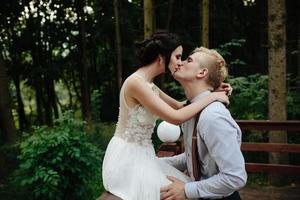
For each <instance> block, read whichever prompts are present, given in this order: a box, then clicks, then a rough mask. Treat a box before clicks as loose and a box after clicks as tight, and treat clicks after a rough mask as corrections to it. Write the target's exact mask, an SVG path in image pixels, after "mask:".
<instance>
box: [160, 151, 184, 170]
mask: <svg viewBox="0 0 300 200" xmlns="http://www.w3.org/2000/svg"><path fill="white" fill-rule="evenodd" d="M159 160H162V161H164V162H166V163H168V164H169V165H171V166H173V167H175V168H176V169H178V170H180V171H184V170H186V168H187V167H186V156H185V153H182V154H179V155H176V156H172V157H162V158H159Z"/></svg>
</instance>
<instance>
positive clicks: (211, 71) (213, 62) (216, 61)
mask: <svg viewBox="0 0 300 200" xmlns="http://www.w3.org/2000/svg"><path fill="white" fill-rule="evenodd" d="M197 52H200V53H205V54H207V55H208V56H209V57H210V58H211V59H210V61H209V62H206V63H200V67H201V68H207V69H208V77H207V79H206V80H207V83H208V84H209V85H211V86H212V87H213V88H214V89H217V88H218V87H219V86H220V85H221V83H222V82H223V81H224V80H225V79H226V77H227V75H228V70H227V67H226V62H225V60H224V58H223V57H222V56H221V55H220V54H219V53H218V52H217V51H216V50H214V49H208V48H205V47H197V48H195V49H194V50H193V51H192V53H191V54H193V53H197Z"/></svg>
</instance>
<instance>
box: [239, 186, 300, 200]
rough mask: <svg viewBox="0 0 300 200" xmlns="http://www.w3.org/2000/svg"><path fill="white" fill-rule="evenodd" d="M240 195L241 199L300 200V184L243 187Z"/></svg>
mask: <svg viewBox="0 0 300 200" xmlns="http://www.w3.org/2000/svg"><path fill="white" fill-rule="evenodd" d="M240 195H241V198H242V199H243V200H300V186H295V187H291V186H288V187H273V186H268V187H245V188H243V189H242V190H241V191H240Z"/></svg>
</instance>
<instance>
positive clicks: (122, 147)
mask: <svg viewBox="0 0 300 200" xmlns="http://www.w3.org/2000/svg"><path fill="white" fill-rule="evenodd" d="M132 76H138V75H137V74H133V75H132ZM132 76H131V77H132ZM131 77H129V78H128V79H130V78H131ZM139 77H140V76H139ZM140 78H141V77H140ZM128 79H127V80H128ZM127 80H126V81H125V82H124V84H123V86H122V89H121V92H120V111H119V120H118V124H117V128H116V131H115V134H114V136H113V138H112V139H111V141H110V142H109V145H108V147H107V149H106V153H105V157H104V160H103V168H102V177H103V184H104V187H105V189H106V190H107V191H109V192H111V193H112V194H114V195H116V196H118V197H120V198H122V199H124V200H159V199H160V187H161V186H166V185H168V184H170V181H169V180H168V179H167V178H166V175H170V176H175V177H177V178H179V179H181V180H182V181H184V182H187V181H189V180H190V179H189V177H187V176H186V175H184V174H183V173H181V172H180V171H178V170H177V169H175V168H174V167H171V166H170V165H168V164H167V163H165V162H163V161H160V160H158V158H157V157H156V155H155V151H154V148H153V145H152V141H151V134H152V131H153V128H154V126H155V121H156V119H157V117H156V116H155V115H153V114H152V113H151V112H149V111H148V110H147V109H146V108H144V107H143V106H142V105H136V106H134V107H133V108H130V107H129V106H128V105H127V104H126V102H125V98H124V89H125V87H126V83H127ZM145 83H146V84H147V85H149V87H151V88H152V90H153V91H154V92H155V93H156V94H157V95H158V88H156V86H155V85H154V84H153V83H149V82H146V81H145Z"/></svg>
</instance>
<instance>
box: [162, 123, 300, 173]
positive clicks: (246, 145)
mask: <svg viewBox="0 0 300 200" xmlns="http://www.w3.org/2000/svg"><path fill="white" fill-rule="evenodd" d="M237 123H238V124H239V126H240V128H241V129H242V131H243V132H244V131H249V130H251V131H253V130H258V131H288V134H295V133H296V131H298V133H300V121H268V120H237ZM262 133H263V132H262ZM250 134H251V133H250ZM299 137H300V134H299ZM241 149H242V151H243V152H245V151H254V152H279V153H300V144H289V143H255V142H243V143H242V145H241ZM182 150H183V147H182V142H178V143H163V144H162V145H161V146H160V148H159V151H158V152H157V156H159V157H165V156H173V155H176V154H179V153H181V152H182ZM246 170H247V172H266V173H270V172H276V173H285V174H293V175H300V165H283V164H275V163H250V162H246Z"/></svg>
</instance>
